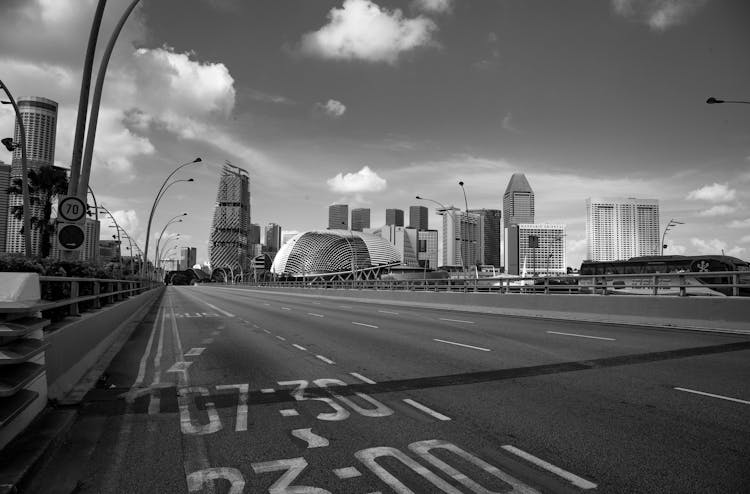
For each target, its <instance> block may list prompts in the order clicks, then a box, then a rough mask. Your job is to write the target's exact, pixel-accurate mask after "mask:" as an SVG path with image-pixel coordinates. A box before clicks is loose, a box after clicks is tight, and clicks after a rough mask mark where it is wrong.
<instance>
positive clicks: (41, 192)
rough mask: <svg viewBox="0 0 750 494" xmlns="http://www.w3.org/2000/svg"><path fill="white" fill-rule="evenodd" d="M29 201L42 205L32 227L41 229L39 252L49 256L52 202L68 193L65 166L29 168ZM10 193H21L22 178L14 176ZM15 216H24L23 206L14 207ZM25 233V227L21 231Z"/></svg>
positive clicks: (53, 229) (9, 189)
mask: <svg viewBox="0 0 750 494" xmlns="http://www.w3.org/2000/svg"><path fill="white" fill-rule="evenodd" d="M28 177H29V180H28V182H29V203H30V204H31V205H32V206H34V205H40V204H41V205H42V216H41V218H40V217H37V216H32V217H31V228H33V229H36V230H38V231H39V253H40V254H41V257H48V256H49V254H50V251H51V250H52V234H53V233H54V232H55V225H54V223H53V222H52V203H53V202H54V200H55V199H56V198H57V197H58V196H63V195H65V194H67V193H68V174H67V171H66V170H65V169H64V168H59V167H56V166H49V165H45V166H41V167H39V168H37V169H35V170H34V169H32V170H29V174H28ZM8 193H9V194H20V193H21V179H20V178H14V179H13V182H12V183H11V186H10V187H8ZM13 216H14V217H15V218H16V219H21V218H22V217H23V206H14V207H13ZM19 234H23V227H22V228H21V230H20V231H19Z"/></svg>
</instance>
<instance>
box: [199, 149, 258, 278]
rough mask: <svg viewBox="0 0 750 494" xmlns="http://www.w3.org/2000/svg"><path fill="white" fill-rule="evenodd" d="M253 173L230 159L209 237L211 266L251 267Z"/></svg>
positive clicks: (220, 183) (220, 188)
mask: <svg viewBox="0 0 750 494" xmlns="http://www.w3.org/2000/svg"><path fill="white" fill-rule="evenodd" d="M249 236H250V177H249V176H248V173H247V170H245V169H243V168H239V167H236V166H234V165H231V164H229V163H227V165H226V166H224V169H223V172H222V175H221V178H220V179H219V187H218V191H217V193H216V205H215V206H214V218H213V221H212V222H211V230H210V234H209V241H208V258H209V260H210V263H211V267H212V268H214V269H216V268H221V267H231V268H239V267H241V268H242V269H243V270H247V269H248V268H249V266H250V264H249V262H250V259H249V255H250V251H251V246H250V243H249Z"/></svg>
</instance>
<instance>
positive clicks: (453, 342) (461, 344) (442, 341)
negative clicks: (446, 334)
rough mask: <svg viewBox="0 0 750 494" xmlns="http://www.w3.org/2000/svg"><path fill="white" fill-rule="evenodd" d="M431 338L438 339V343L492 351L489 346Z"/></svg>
mask: <svg viewBox="0 0 750 494" xmlns="http://www.w3.org/2000/svg"><path fill="white" fill-rule="evenodd" d="M432 340H433V341H439V342H440V343H447V344H449V345H456V346H463V347H466V348H472V349H474V350H481V351H483V352H491V351H492V350H490V349H489V348H482V347H480V346H473V345H464V344H463V343H456V342H455V341H448V340H439V339H437V338H433V339H432Z"/></svg>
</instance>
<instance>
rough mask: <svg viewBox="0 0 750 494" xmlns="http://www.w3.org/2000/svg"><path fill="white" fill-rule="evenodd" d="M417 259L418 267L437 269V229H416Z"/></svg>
mask: <svg viewBox="0 0 750 494" xmlns="http://www.w3.org/2000/svg"><path fill="white" fill-rule="evenodd" d="M417 259H418V261H419V267H422V268H423V267H427V268H430V269H437V267H438V231H437V230H417Z"/></svg>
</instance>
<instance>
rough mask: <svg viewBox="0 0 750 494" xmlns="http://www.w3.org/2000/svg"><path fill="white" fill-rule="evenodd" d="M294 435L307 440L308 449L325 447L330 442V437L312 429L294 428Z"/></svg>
mask: <svg viewBox="0 0 750 494" xmlns="http://www.w3.org/2000/svg"><path fill="white" fill-rule="evenodd" d="M292 435H293V436H294V437H296V438H298V439H302V440H303V441H305V442H306V443H307V449H312V448H325V447H326V446H328V445H329V444H330V443H329V442H328V439H326V438H325V437H323V436H319V435H317V434H315V433H314V432H313V431H312V429H294V430H293V431H292Z"/></svg>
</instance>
